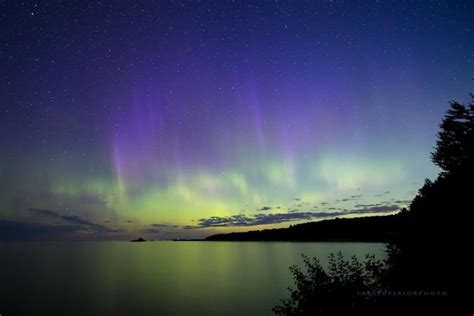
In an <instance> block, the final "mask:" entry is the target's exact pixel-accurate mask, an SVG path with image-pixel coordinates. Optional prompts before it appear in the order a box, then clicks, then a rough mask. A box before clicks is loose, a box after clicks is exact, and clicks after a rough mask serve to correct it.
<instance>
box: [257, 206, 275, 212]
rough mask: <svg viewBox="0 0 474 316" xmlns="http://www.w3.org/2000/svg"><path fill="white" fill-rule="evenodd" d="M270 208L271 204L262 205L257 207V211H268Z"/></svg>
mask: <svg viewBox="0 0 474 316" xmlns="http://www.w3.org/2000/svg"><path fill="white" fill-rule="evenodd" d="M271 209H272V207H271V206H263V207H261V208H259V209H258V211H269V210H271Z"/></svg>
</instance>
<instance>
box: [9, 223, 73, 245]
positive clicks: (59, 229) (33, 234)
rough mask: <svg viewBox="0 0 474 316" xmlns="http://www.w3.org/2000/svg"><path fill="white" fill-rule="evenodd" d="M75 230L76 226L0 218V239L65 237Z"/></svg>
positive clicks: (53, 238)
mask: <svg viewBox="0 0 474 316" xmlns="http://www.w3.org/2000/svg"><path fill="white" fill-rule="evenodd" d="M77 231H78V227H77V226H51V225H43V224H36V223H24V222H17V221H9V220H0V240H31V239H35V240H55V239H65V238H67V237H68V236H70V235H71V234H72V233H75V232H77Z"/></svg>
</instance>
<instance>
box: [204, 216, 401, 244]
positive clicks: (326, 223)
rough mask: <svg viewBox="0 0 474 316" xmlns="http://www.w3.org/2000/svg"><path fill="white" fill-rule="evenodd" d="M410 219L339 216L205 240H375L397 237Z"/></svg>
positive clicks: (221, 235) (217, 236) (382, 240)
mask: <svg viewBox="0 0 474 316" xmlns="http://www.w3.org/2000/svg"><path fill="white" fill-rule="evenodd" d="M405 221H406V216H405V214H404V212H400V213H397V214H394V215H385V216H370V217H355V218H335V219H328V220H323V221H319V222H309V223H303V224H297V225H291V226H290V227H288V228H274V229H264V230H254V231H248V232H235V233H227V234H216V235H211V236H209V237H206V238H205V239H204V240H205V241H371V242H387V241H390V240H394V239H396V238H397V237H398V236H399V235H400V232H401V230H402V227H403V226H404V225H403V224H404V223H405Z"/></svg>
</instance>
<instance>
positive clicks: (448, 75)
mask: <svg viewBox="0 0 474 316" xmlns="http://www.w3.org/2000/svg"><path fill="white" fill-rule="evenodd" d="M0 8H1V10H0V25H1V27H0V29H1V31H0V34H1V40H0V44H1V46H0V135H1V137H0V148H1V155H0V227H1V228H2V229H3V232H4V233H3V234H0V237H4V236H5V234H17V235H18V236H16V235H15V236H14V237H18V238H21V237H22V236H27V237H31V238H36V237H37V236H40V237H41V238H52V239H54V238H61V239H128V238H130V237H131V236H138V235H140V236H146V237H147V238H153V239H154V238H160V239H161V238H163V239H168V238H177V237H180V238H198V237H203V236H207V235H209V234H212V233H216V232H230V231H243V230H249V229H262V228H270V227H285V226H288V225H290V224H294V223H299V222H304V221H309V220H318V219H322V218H332V217H335V216H339V215H341V216H360V215H374V214H387V213H390V212H395V211H397V210H399V209H400V208H402V207H404V206H406V205H407V204H409V202H410V200H411V199H412V198H413V197H414V195H415V193H416V190H417V189H418V188H419V187H420V185H421V184H422V183H423V180H424V179H425V178H433V177H434V176H436V174H437V172H438V170H437V169H436V168H435V167H434V166H433V164H432V163H431V162H430V159H429V157H430V152H431V151H432V148H433V146H434V144H435V139H436V133H437V131H438V124H439V122H440V120H441V118H442V117H443V114H444V112H445V111H446V109H447V105H448V102H449V101H450V100H452V99H457V98H459V97H463V96H467V95H468V93H469V92H470V91H472V78H473V76H474V72H473V70H474V67H473V58H474V55H473V52H474V41H473V39H474V36H473V29H474V21H473V19H472V12H474V5H473V3H472V2H463V1H462V2H461V1H459V2H457V1H449V2H448V1H447V2H441V3H434V2H413V3H405V2H399V1H395V2H371V1H364V2H355V1H350V2H349V1H347V2H345V1H321V2H320V1H308V2H305V1H295V2H286V1H258V2H251V1H236V2H228V1H204V2H197V1H172V2H165V1H157V2H146V1H136V2H128V1H100V2H89V1H80V2H59V1H58V2H49V1H39V2H34V1H25V2H16V1H3V2H1V3H0ZM461 101H462V100H461Z"/></svg>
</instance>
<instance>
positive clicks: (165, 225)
mask: <svg viewBox="0 0 474 316" xmlns="http://www.w3.org/2000/svg"><path fill="white" fill-rule="evenodd" d="M149 226H151V227H162V228H178V227H181V226H179V225H169V224H150V225H149Z"/></svg>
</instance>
